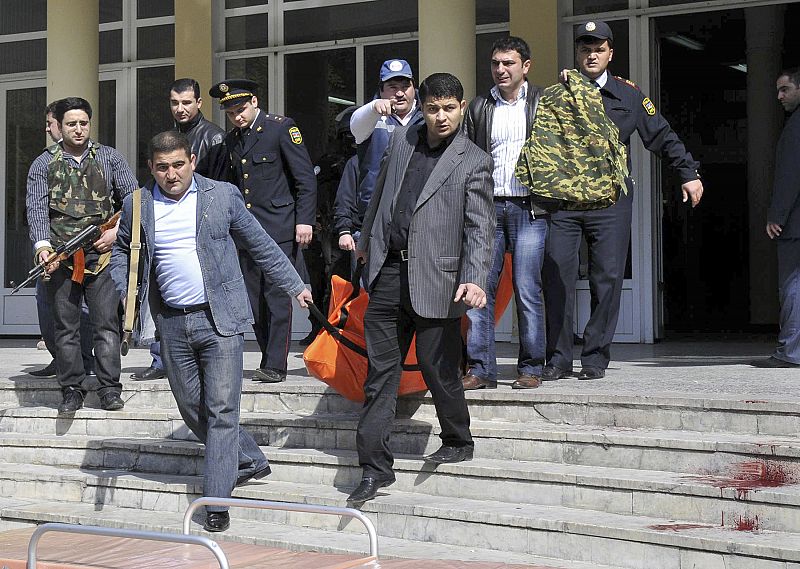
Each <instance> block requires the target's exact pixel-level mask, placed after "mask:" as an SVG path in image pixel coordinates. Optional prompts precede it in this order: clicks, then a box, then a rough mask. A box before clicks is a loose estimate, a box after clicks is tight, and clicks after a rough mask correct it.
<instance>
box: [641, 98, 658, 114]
mask: <svg viewBox="0 0 800 569" xmlns="http://www.w3.org/2000/svg"><path fill="white" fill-rule="evenodd" d="M642 106H643V107H644V110H645V112H647V114H648V115H650V116H651V117H652V116H653V115H654V114H656V106H655V105H654V104H653V101H651V100H650V99H649V98H647V97H645V98H644V101H642Z"/></svg>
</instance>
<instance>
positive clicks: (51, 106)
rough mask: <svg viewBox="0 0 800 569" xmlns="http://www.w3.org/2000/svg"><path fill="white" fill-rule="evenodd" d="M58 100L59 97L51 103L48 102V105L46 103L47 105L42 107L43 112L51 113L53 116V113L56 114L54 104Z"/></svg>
mask: <svg viewBox="0 0 800 569" xmlns="http://www.w3.org/2000/svg"><path fill="white" fill-rule="evenodd" d="M60 100H61V99H56V100H55V101H53V102H52V103H50V104H49V105H47V106H46V107H45V108H44V114H45V115H53V116H54V117H55V115H56V105H57V104H58V102H59V101H60Z"/></svg>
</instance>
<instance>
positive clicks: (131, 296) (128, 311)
mask: <svg viewBox="0 0 800 569" xmlns="http://www.w3.org/2000/svg"><path fill="white" fill-rule="evenodd" d="M131 215H132V218H131V258H130V264H129V265H128V295H127V297H126V300H125V322H124V324H123V327H122V342H121V343H120V352H121V353H122V355H123V356H124V355H127V353H128V348H129V344H130V341H131V336H132V334H133V321H134V320H135V318H136V297H137V295H138V294H139V251H140V250H141V248H142V241H141V239H140V238H139V237H140V228H141V222H140V219H141V215H142V190H141V189H137V190H134V191H133V207H132V208H131Z"/></svg>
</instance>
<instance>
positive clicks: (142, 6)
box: [136, 0, 175, 19]
mask: <svg viewBox="0 0 800 569" xmlns="http://www.w3.org/2000/svg"><path fill="white" fill-rule="evenodd" d="M174 15H175V2H174V1H173V0H136V17H137V18H139V19H142V18H158V17H160V16H174Z"/></svg>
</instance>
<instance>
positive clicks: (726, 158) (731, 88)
mask: <svg viewBox="0 0 800 569" xmlns="http://www.w3.org/2000/svg"><path fill="white" fill-rule="evenodd" d="M772 8H775V9H776V10H777V9H779V10H781V13H782V14H783V15H784V16H785V19H784V22H785V23H784V26H785V30H786V33H785V35H784V37H785V38H787V40H788V41H791V36H792V35H793V34H791V33H789V30H792V29H793V26H794V25H795V24H796V23H797V22H800V9H798V8H800V7H798V6H797V5H789V6H788V7H783V6H781V7H772ZM784 10H785V12H784ZM753 16H754V14H753V13H749V12H748V10H745V9H736V10H724V11H716V12H706V13H693V14H686V15H678V16H666V17H658V18H654V19H653V22H654V26H653V29H654V37H655V47H656V49H655V51H654V58H655V66H654V67H655V69H656V70H657V72H656V73H655V76H654V79H655V82H656V87H657V88H656V89H655V91H656V92H657V93H658V94H659V104H660V109H659V110H660V111H661V112H662V113H663V114H664V116H665V117H666V118H667V120H668V121H669V122H670V124H671V125H672V127H673V129H674V130H675V131H676V132H677V133H678V135H679V136H680V137H681V139H682V140H683V141H684V143H685V144H686V146H687V148H688V149H689V151H690V152H691V153H692V154H693V156H694V157H695V158H696V159H697V160H698V161H699V162H700V163H701V165H702V167H701V176H702V178H703V184H704V186H705V190H706V191H705V195H704V196H703V201H702V203H701V205H700V206H699V207H697V208H696V209H692V208H691V207H689V206H688V205H687V204H684V203H682V202H681V199H680V179H679V178H678V177H676V174H675V173H674V171H672V169H671V168H670V167H669V164H668V161H666V160H665V161H662V163H661V168H660V171H659V172H657V173H656V175H660V177H661V188H662V193H661V196H659V197H660V199H661V205H662V212H661V221H662V251H663V278H662V282H661V291H660V292H662V293H663V300H662V306H663V309H664V314H663V322H664V329H665V333H666V335H667V336H670V334H675V333H681V332H739V331H742V332H754V331H766V330H767V329H770V328H771V327H772V326H774V325H772V324H769V322H775V321H776V320H777V311H775V314H774V316H775V319H774V320H771V321H767V322H764V321H763V320H762V321H759V319H758V318H755V317H754V316H753V314H754V309H756V308H757V307H754V306H753V303H754V302H761V301H762V300H763V299H759V298H758V295H754V294H752V293H753V290H754V289H753V287H754V286H756V287H758V286H762V287H763V286H764V283H763V282H762V281H759V276H758V275H759V274H762V278H768V279H774V275H773V274H772V273H774V267H775V265H774V258H772V257H774V251H772V250H771V249H769V248H767V249H765V250H764V252H763V253H761V252H759V253H757V254H754V253H753V252H754V251H759V250H758V249H754V247H753V243H754V240H756V244H757V245H759V246H761V245H760V244H759V242H758V240H759V239H761V237H762V236H761V235H756V233H757V231H758V228H759V227H760V228H761V232H762V233H763V226H764V225H765V224H766V213H765V211H764V207H765V206H764V203H768V200H769V193H770V191H771V186H770V184H771V180H768V179H764V180H763V184H762V186H763V189H760V190H758V191H759V192H762V193H760V194H754V192H753V185H752V183H751V187H750V189H748V175H750V176H754V175H756V170H755V168H754V167H753V164H752V161H750V160H749V158H750V156H749V152H750V154H752V152H753V149H752V144H751V148H750V150H749V151H748V137H751V136H755V135H756V134H757V133H756V132H755V131H756V130H758V129H761V128H768V126H767V125H761V124H759V123H757V122H756V123H754V122H753V120H752V118H753V117H750V118H751V120H750V122H749V123H748V96H750V97H752V96H753V90H754V89H760V90H761V89H766V90H768V91H769V93H770V94H771V95H772V96H773V97H772V98H773V99H774V91H775V83H774V79H775V78H774V77H773V78H771V79H770V80H768V81H763V82H760V83H759V84H758V85H754V84H753V81H750V85H748V66H747V63H748V59H747V58H748V45H747V41H746V38H747V27H748V18H753ZM749 24H750V25H752V21H751V22H749ZM751 37H752V36H751ZM784 53H787V54H791V53H792V51H789V49H788V48H787V44H786V43H784ZM751 55H752V54H751ZM775 57H777V58H780V57H781V54H780V53H776V54H775ZM790 57H791V56H789V58H790ZM783 59H784V61H783V63H784V65H791V64H793V65H797V64H798V63H800V62H798V61H787V59H788V58H787V57H785V56H784V58H783ZM750 72H751V73H752V72H753V70H752V69H751V70H750ZM761 83H766V84H761ZM748 88H750V89H751V91H750V92H748ZM760 93H763V91H760ZM774 104H775V106H776V108H777V101H774ZM776 112H777V111H776ZM776 120H780V117H778V118H777V119H776ZM770 128H771V127H770ZM761 152H764V153H770V155H771V153H773V152H774V141H773V144H771V145H770V146H769V147H768V148H763V150H761ZM748 162H751V163H750V164H748ZM748 166H750V167H748ZM758 176H759V178H762V177H764V178H766V177H771V171H770V172H769V176H765V175H764V172H763V171H762V172H761V173H758ZM762 186H759V187H762ZM761 217H764V219H763V220H761V219H760V218H761ZM751 218H752V219H751ZM763 239H765V240H766V236H763ZM770 255H771V256H772V257H771V256H770ZM753 257H756V258H753ZM754 264H755V265H754ZM759 267H760V268H761V269H760V270H755V271H754V270H752V269H753V268H759ZM754 283H756V284H755V285H754ZM764 290H768V291H769V292H768V293H767V294H771V295H775V296H776V295H777V290H776V288H775V286H769V287H764ZM754 296H755V300H754ZM767 301H768V302H773V303H774V299H773V298H768V299H767ZM761 308H763V306H762V307H761ZM762 312H763V310H762ZM767 312H768V313H770V314H771V312H772V311H767ZM765 324H766V326H765Z"/></svg>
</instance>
